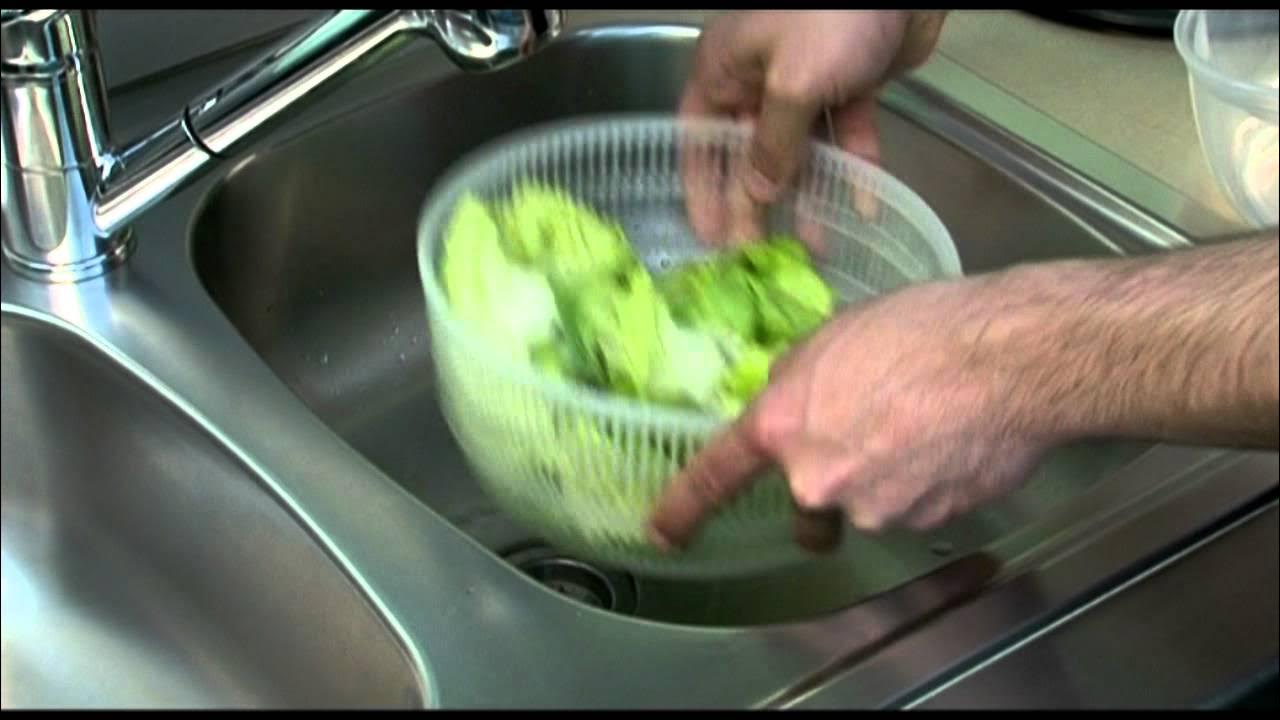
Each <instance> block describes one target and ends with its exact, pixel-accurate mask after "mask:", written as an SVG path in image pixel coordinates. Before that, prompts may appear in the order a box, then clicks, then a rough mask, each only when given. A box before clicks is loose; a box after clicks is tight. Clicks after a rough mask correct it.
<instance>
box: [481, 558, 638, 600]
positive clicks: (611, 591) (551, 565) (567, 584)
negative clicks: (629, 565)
mask: <svg viewBox="0 0 1280 720" xmlns="http://www.w3.org/2000/svg"><path fill="white" fill-rule="evenodd" d="M503 557H505V558H506V559H507V560H508V561H509V562H510V563H511V564H513V565H515V566H516V567H518V568H520V570H521V571H523V572H524V573H525V574H526V575H528V576H529V577H532V578H533V579H534V580H537V581H538V582H540V583H542V584H543V585H545V586H547V587H548V588H550V589H552V590H554V591H556V592H558V593H560V594H561V595H563V596H565V597H567V598H570V599H571V600H576V601H578V602H580V603H583V604H585V605H590V606H592V607H597V608H600V609H601V610H609V611H612V612H617V613H623V614H630V613H632V612H635V609H636V584H635V580H634V579H633V578H632V577H631V576H630V575H628V574H626V573H620V572H611V571H608V570H602V569H600V568H597V567H594V566H592V565H589V564H587V563H585V562H583V561H581V560H576V559H574V558H570V557H565V556H564V555H561V554H559V553H557V552H556V551H555V550H553V549H551V548H549V547H546V546H541V545H535V546H526V547H523V548H520V549H518V550H514V551H511V552H507V553H503Z"/></svg>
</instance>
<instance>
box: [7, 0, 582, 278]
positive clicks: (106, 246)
mask: <svg viewBox="0 0 1280 720" xmlns="http://www.w3.org/2000/svg"><path fill="white" fill-rule="evenodd" d="M93 20H94V17H93V14H92V12H91V11H84V10H4V11H3V15H0V39H3V51H2V55H0V80H2V83H0V84H2V85H3V101H4V102H3V115H2V120H3V128H2V132H3V168H4V176H3V178H4V185H3V223H4V225H3V229H4V256H5V258H6V259H7V260H8V261H9V263H10V264H11V265H13V266H14V267H15V269H17V270H19V271H22V272H24V273H26V274H28V275H34V276H36V277H40V278H43V279H47V280H49V281H54V282H62V281H78V280H83V279H87V278H92V277H96V276H98V275H100V274H102V273H103V272H105V271H106V270H108V269H110V268H111V267H112V266H114V265H116V264H117V263H119V262H120V261H122V260H124V259H125V258H126V257H127V256H128V254H129V251H130V249H131V248H132V245H133V239H132V237H131V234H130V233H129V225H130V224H131V223H132V222H133V220H134V219H135V218H137V217H138V215H139V214H141V213H142V212H144V211H146V210H147V209H148V208H150V207H152V206H153V205H155V204H156V203H158V202H160V201H162V200H164V199H165V198H167V197H169V196H170V195H171V194H172V193H174V192H176V191H177V190H179V189H181V188H183V187H185V186H187V185H188V184H189V183H191V182H192V181H194V180H195V179H197V178H198V177H200V175H201V174H202V173H203V172H205V171H207V170H208V169H209V168H210V167H212V166H213V165H215V164H216V163H217V162H218V161H220V160H222V159H225V158H229V157H233V156H235V155H236V154H237V153H238V152H239V151H240V150H241V149H242V148H243V147H245V146H246V145H248V144H249V143H250V142H251V141H252V140H253V139H254V138H257V137H259V136H260V135H261V133H262V132H263V131H264V130H266V129H268V128H271V127H275V126H276V124H277V123H278V122H280V121H283V120H286V119H287V118H289V117H291V116H293V115H294V114H295V113H296V111H297V110H299V109H301V108H302V107H305V106H306V104H307V103H306V101H307V100H308V99H311V98H314V97H316V96H318V95H319V90H320V89H321V88H322V87H325V86H327V85H328V84H329V83H330V81H331V80H333V79H335V78H339V77H345V76H347V75H348V74H349V72H348V71H352V70H354V69H356V68H358V67H361V66H363V65H365V64H367V62H366V61H370V60H371V59H373V58H375V57H376V52H375V51H381V50H385V49H387V48H388V47H389V46H390V45H391V44H392V43H393V42H396V41H398V40H400V39H402V38H406V37H409V36H411V35H413V34H425V35H427V36H428V37H430V38H432V39H433V40H434V41H435V42H436V44H438V45H439V46H440V47H441V49H442V50H443V51H444V52H445V54H446V55H447V56H448V57H449V58H450V60H452V61H453V63H454V64H456V65H457V66H458V67H459V68H461V69H463V70H466V71H471V72H475V71H489V70H498V69H501V68H503V67H506V66H507V65H510V64H512V63H514V62H518V61H520V60H522V59H524V58H526V57H528V56H529V55H531V54H533V53H535V52H537V51H538V50H539V49H541V48H542V47H543V45H545V44H546V43H547V42H548V41H550V40H552V39H554V38H555V37H556V36H557V35H558V34H559V33H560V31H561V29H562V28H563V14H562V13H561V11H559V10H342V11H336V12H334V13H333V14H332V15H330V16H328V17H326V18H324V19H323V20H320V21H318V22H316V23H315V24H313V25H311V26H310V27H307V28H305V29H303V30H302V31H300V32H298V33H296V34H294V35H293V36H291V37H290V38H288V39H286V40H285V41H283V42H282V43H281V44H280V45H279V46H277V47H275V48H273V49H272V50H271V51H270V52H268V53H266V54H265V55H263V56H262V57H260V58H259V59H258V60H257V61H255V62H253V63H250V64H249V65H248V66H246V67H244V68H242V69H241V70H240V71H238V72H236V73H235V74H233V75H232V76H231V77H229V78H228V79H227V80H226V81H224V82H223V83H221V84H219V85H218V86H217V87H216V88H214V89H213V90H211V91H210V92H208V93H206V94H204V95H203V96H201V97H199V98H197V99H196V100H195V101H193V102H191V103H189V104H188V105H187V106H186V107H185V108H182V109H181V110H179V111H178V112H177V113H176V115H175V116H174V117H173V118H172V119H171V120H170V121H169V122H168V123H166V124H164V125H163V126H162V127H161V128H159V129H158V130H156V131H155V132H153V133H151V134H149V135H148V136H146V137H145V138H143V139H142V140H140V141H138V142H136V143H134V144H132V145H131V146H128V147H125V148H117V147H116V146H115V145H114V144H113V143H112V142H111V138H110V133H109V128H108V124H107V112H106V109H107V102H106V92H105V87H104V84H103V81H102V71H101V64H100V61H99V57H98V46H97V38H96V34H95V27H94V21H93Z"/></svg>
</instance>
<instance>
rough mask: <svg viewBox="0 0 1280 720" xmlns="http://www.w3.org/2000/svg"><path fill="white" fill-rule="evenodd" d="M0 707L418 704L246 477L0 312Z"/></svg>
mask: <svg viewBox="0 0 1280 720" xmlns="http://www.w3.org/2000/svg"><path fill="white" fill-rule="evenodd" d="M0 338H2V339H3V348H4V349H3V353H2V354H0V358H2V363H3V379H2V380H0V385H2V386H3V388H4V396H3V413H2V415H3V417H2V418H0V419H2V424H3V433H2V435H0V438H2V443H3V444H2V447H3V463H4V475H3V508H4V509H3V515H4V524H3V543H2V547H3V551H2V553H3V555H2V556H3V562H4V575H3V579H4V584H3V608H4V621H3V628H4V630H3V633H4V641H3V642H4V670H3V673H4V693H3V700H4V707H5V709H9V708H24V707H49V706H51V705H52V706H61V707H99V708H120V707H152V706H157V705H159V706H165V707H197V708H198V707H245V706H249V707H353V706H354V707H360V706H379V707H381V706H387V705H392V706H398V707H421V706H423V705H424V703H425V696H424V689H423V686H422V684H421V680H420V674H419V673H418V672H417V671H416V670H415V668H414V666H413V663H412V662H411V661H410V659H409V656H408V655H407V654H406V652H405V650H404V648H403V646H402V644H401V643H400V641H399V640H398V639H397V637H396V635H395V633H393V632H392V631H391V629H390V628H389V626H388V625H387V623H386V621H385V620H384V619H383V618H381V617H380V616H379V614H378V613H377V612H376V611H375V610H374V609H373V608H372V607H371V605H370V604H369V602H368V600H367V599H366V598H365V597H364V596H363V595H362V594H361V593H360V592H359V591H358V590H357V588H356V587H355V586H354V584H353V583H352V582H351V581H350V579H349V578H347V577H346V576H345V575H344V574H343V573H342V572H341V571H340V570H339V568H338V567H337V566H336V565H335V564H334V563H333V561H332V560H331V559H330V558H329V557H328V556H327V555H326V554H325V553H324V552H323V551H322V550H321V549H320V547H319V546H317V545H316V543H315V542H313V541H312V539H311V538H310V537H308V535H307V533H306V532H305V531H304V530H303V529H302V528H301V527H299V526H298V524H297V523H296V522H295V521H294V520H293V518H292V517H290V514H289V512H288V511H287V510H286V509H285V508H284V507H282V506H281V505H280V504H279V503H278V502H277V499H276V498H275V497H273V496H272V494H271V493H270V492H269V491H268V490H267V488H265V487H264V486H263V485H262V483H261V479H260V478H258V477H256V476H255V475H254V473H253V472H252V471H251V470H249V469H248V468H246V467H245V466H244V465H243V464H242V463H241V462H240V461H239V460H238V459H237V458H235V457H233V456H232V455H231V454H230V453H228V452H227V450H226V449H225V448H223V447H222V446H220V445H219V443H218V442H217V441H216V440H214V439H213V438H212V437H210V435H209V434H208V432H207V431H206V430H204V429H202V428H200V427H199V426H198V425H197V424H196V423H194V422H193V421H192V420H191V419H190V418H188V417H184V416H183V414H182V413H181V412H179V411H178V410H176V409H175V408H174V407H173V406H172V405H171V404H170V403H169V402H167V401H166V400H165V399H163V398H162V397H161V396H160V394H158V393H156V392H154V391H153V390H152V389H150V388H147V387H146V386H145V385H143V384H142V383H141V382H139V381H138V380H137V379H136V378H134V377H132V376H130V374H129V373H127V372H126V371H124V370H122V368H120V366H119V364H118V362H117V361H116V360H114V359H112V358H110V357H108V356H107V355H106V354H105V353H103V352H101V351H100V350H98V349H96V348H94V347H93V346H92V345H90V344H89V343H86V342H83V341H81V340H79V339H77V338H75V337H74V336H73V335H71V334H70V333H68V332H66V331H64V330H62V329H59V328H56V327H54V326H51V325H48V324H45V323H43V322H40V321H36V320H29V319H26V318H23V317H21V316H18V315H12V314H5V315H4V320H3V325H2V326H0Z"/></svg>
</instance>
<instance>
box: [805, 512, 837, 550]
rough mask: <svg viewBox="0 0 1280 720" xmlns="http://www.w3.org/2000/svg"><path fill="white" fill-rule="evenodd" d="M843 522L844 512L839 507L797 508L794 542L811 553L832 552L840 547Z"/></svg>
mask: <svg viewBox="0 0 1280 720" xmlns="http://www.w3.org/2000/svg"><path fill="white" fill-rule="evenodd" d="M844 524H845V519H844V513H842V512H841V511H840V510H839V508H835V509H827V510H810V509H805V508H797V509H796V519H795V528H794V534H795V539H796V544H797V545H799V546H800V547H802V548H804V549H805V550H808V551H809V552H812V553H822V554H825V553H829V552H832V551H834V550H835V549H836V548H838V547H840V541H841V539H843V535H844Z"/></svg>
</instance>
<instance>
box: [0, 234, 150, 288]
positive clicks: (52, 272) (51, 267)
mask: <svg viewBox="0 0 1280 720" xmlns="http://www.w3.org/2000/svg"><path fill="white" fill-rule="evenodd" d="M136 245H137V244H136V243H135V242H134V239H133V232H132V230H131V229H129V228H125V229H124V230H121V231H120V232H118V233H116V234H115V235H113V236H111V237H110V238H106V239H104V240H102V241H101V242H100V246H101V248H102V249H101V251H100V252H98V253H97V254H95V255H92V256H90V257H87V258H83V259H79V260H76V261H74V262H69V263H57V262H48V260H47V256H46V259H39V260H37V259H33V258H29V257H24V256H22V255H18V254H17V253H15V252H13V251H12V250H11V249H10V248H9V246H8V244H7V243H6V244H5V247H4V259H5V260H6V261H7V262H8V263H9V266H10V267H12V268H13V269H14V271H15V272H17V273H18V274H20V275H24V276H26V277H28V278H31V279H33V280H40V281H42V282H50V283H77V282H83V281H85V280H92V279H94V278H96V277H98V276H100V275H103V274H104V273H106V272H107V271H109V270H111V269H112V268H114V267H116V266H117V265H120V264H121V263H123V262H124V261H125V260H127V259H128V258H129V256H130V255H132V254H133V250H134V248H135V247H136Z"/></svg>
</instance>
